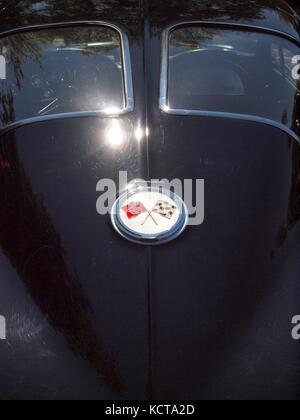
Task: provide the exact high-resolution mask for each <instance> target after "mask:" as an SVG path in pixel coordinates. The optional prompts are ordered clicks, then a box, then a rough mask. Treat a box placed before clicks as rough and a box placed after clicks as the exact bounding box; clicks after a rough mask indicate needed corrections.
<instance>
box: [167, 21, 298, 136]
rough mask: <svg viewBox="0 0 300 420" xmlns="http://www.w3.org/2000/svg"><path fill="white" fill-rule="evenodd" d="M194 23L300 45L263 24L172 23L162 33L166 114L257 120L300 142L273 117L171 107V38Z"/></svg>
mask: <svg viewBox="0 0 300 420" xmlns="http://www.w3.org/2000/svg"><path fill="white" fill-rule="evenodd" d="M193 25H199V26H206V27H207V26H212V27H221V28H226V29H228V30H229V29H232V30H241V31H249V32H261V33H266V34H271V35H275V36H280V37H281V38H286V39H288V40H289V41H291V42H293V43H294V44H297V46H299V47H300V39H297V38H295V37H293V36H292V35H289V34H287V33H285V32H281V31H278V30H276V29H271V28H264V27H261V26H249V25H247V24H240V23H229V22H213V21H210V22H206V21H188V22H182V23H178V24H176V25H172V26H170V27H169V28H167V29H166V30H165V31H164V32H163V35H162V56H161V75H160V98H159V108H160V110H161V111H162V112H163V113H164V114H169V115H179V116H180V115H181V116H198V117H211V118H227V119H228V118H229V119H236V120H241V121H249V122H256V123H260V124H265V125H269V126H272V127H275V128H278V129H279V130H281V131H283V132H285V133H286V134H287V135H288V136H291V137H292V138H293V139H294V140H296V141H297V142H298V143H300V138H299V136H298V135H297V134H296V133H295V132H294V131H293V130H292V129H290V128H289V127H287V126H285V125H284V124H282V123H280V122H277V121H275V120H272V119H268V118H264V117H259V116H255V115H248V114H238V113H237V114H235V113H230V112H221V111H220V112H214V111H201V110H189V109H173V108H170V107H169V104H168V69H169V38H170V34H171V32H173V31H175V30H177V29H180V28H184V27H188V26H193Z"/></svg>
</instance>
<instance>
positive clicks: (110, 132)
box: [105, 120, 125, 147]
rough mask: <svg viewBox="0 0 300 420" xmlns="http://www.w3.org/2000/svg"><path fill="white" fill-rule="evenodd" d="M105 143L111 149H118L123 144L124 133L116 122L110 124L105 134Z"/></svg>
mask: <svg viewBox="0 0 300 420" xmlns="http://www.w3.org/2000/svg"><path fill="white" fill-rule="evenodd" d="M105 137H106V141H107V142H108V144H109V145H110V146H112V147H120V146H121V145H122V144H123V143H124V138H125V135H124V131H123V130H122V127H121V124H120V122H119V121H117V120H113V121H111V122H110V124H109V126H108V127H107V129H106V132H105Z"/></svg>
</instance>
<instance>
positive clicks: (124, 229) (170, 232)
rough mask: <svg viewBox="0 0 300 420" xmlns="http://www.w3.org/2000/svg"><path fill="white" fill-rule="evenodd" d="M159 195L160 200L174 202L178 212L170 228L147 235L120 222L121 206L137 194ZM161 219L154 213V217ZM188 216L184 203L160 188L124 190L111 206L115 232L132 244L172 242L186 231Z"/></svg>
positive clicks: (140, 187) (149, 186)
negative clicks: (167, 199)
mask: <svg viewBox="0 0 300 420" xmlns="http://www.w3.org/2000/svg"><path fill="white" fill-rule="evenodd" d="M153 193H156V194H159V195H160V196H161V197H162V199H163V198H166V197H168V198H169V199H170V200H172V202H174V203H175V204H176V206H177V209H178V211H179V216H178V219H177V220H176V223H174V224H172V221H171V219H170V228H169V229H166V230H164V231H163V232H159V233H154V232H151V233H149V234H144V233H140V232H137V231H136V230H134V229H132V228H130V227H129V223H128V224H126V223H125V222H124V220H122V217H121V212H122V211H123V206H124V204H125V203H126V202H129V200H130V199H132V198H133V197H134V196H136V195H137V194H139V195H140V194H145V195H147V194H149V195H150V194H153ZM147 213H148V216H147V217H149V216H150V217H151V213H152V211H151V209H147ZM158 216H159V218H160V217H163V216H160V215H159V214H158V213H156V217H158ZM188 219H189V214H188V209H187V206H186V205H185V203H184V201H183V200H182V199H181V198H180V197H179V196H178V195H177V194H175V193H174V192H173V191H170V190H167V189H165V188H163V187H161V186H153V185H147V186H141V185H136V186H134V187H133V188H130V189H128V190H126V191H125V192H124V193H123V194H121V195H120V196H119V198H118V199H117V200H116V202H115V203H114V205H113V208H112V210H111V221H112V224H113V227H114V228H115V230H116V231H117V232H118V233H119V234H120V235H121V236H122V237H123V238H125V239H127V240H128V241H130V242H134V243H137V244H141V245H152V246H153V245H161V244H165V243H168V242H171V241H173V240H174V239H176V238H178V237H179V236H180V235H181V234H182V233H183V232H184V230H185V229H186V227H187V224H188Z"/></svg>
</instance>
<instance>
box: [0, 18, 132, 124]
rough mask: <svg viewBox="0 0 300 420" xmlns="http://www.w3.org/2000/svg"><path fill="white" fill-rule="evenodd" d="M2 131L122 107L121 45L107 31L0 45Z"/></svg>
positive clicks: (16, 38)
mask: <svg viewBox="0 0 300 420" xmlns="http://www.w3.org/2000/svg"><path fill="white" fill-rule="evenodd" d="M0 52H1V55H2V57H4V59H5V65H6V69H5V70H6V71H5V73H6V75H5V77H6V78H5V80H1V81H0V99H1V102H0V119H1V124H2V127H5V126H7V125H9V124H11V123H14V122H17V121H20V120H24V119H25V120H26V119H28V118H32V117H43V116H51V115H56V114H65V113H73V112H74V113H77V112H95V111H104V112H106V111H107V112H108V113H109V112H110V111H116V110H121V109H123V108H124V106H125V99H126V98H125V94H124V81H123V62H122V45H121V39H120V35H119V33H118V32H117V31H116V30H114V29H111V28H109V27H104V26H103V27H102V26H95V27H94V26H89V27H72V28H71V27H67V28H55V29H54V28H53V29H47V30H38V31H32V32H22V33H18V34H14V35H10V36H7V37H5V38H2V39H0Z"/></svg>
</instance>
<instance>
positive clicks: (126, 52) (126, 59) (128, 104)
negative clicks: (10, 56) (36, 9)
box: [0, 21, 134, 135]
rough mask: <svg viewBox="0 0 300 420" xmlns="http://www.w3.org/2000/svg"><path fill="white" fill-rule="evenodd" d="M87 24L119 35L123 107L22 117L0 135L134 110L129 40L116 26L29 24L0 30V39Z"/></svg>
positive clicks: (117, 114) (86, 22)
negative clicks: (32, 125) (110, 110)
mask: <svg viewBox="0 0 300 420" xmlns="http://www.w3.org/2000/svg"><path fill="white" fill-rule="evenodd" d="M87 26H99V27H106V28H110V29H113V30H114V31H116V32H117V33H118V34H119V36H120V43H121V56H122V60H123V85H124V107H123V108H122V109H120V110H118V111H117V112H107V111H84V112H80V111H78V112H68V113H61V114H53V115H45V116H39V117H31V118H26V119H22V120H19V121H16V122H13V123H11V124H8V125H6V126H4V127H2V128H0V135H2V134H4V133H6V132H8V131H10V130H13V129H15V128H18V127H21V126H24V125H29V124H35V123H39V122H43V121H53V120H64V119H71V118H85V117H102V118H103V117H106V118H110V117H118V116H121V115H125V114H128V113H130V112H132V111H133V110H134V93H133V79H132V68H131V57H130V47H129V41H128V37H127V35H126V33H125V32H124V31H123V30H122V29H120V28H119V27H118V26H116V25H114V24H112V23H109V22H102V21H75V22H63V23H49V24H43V25H31V26H24V27H23V26H22V27H19V28H16V29H12V30H9V31H5V32H1V33H0V39H2V38H6V37H8V36H11V35H15V34H18V33H22V32H33V31H42V30H47V29H55V28H72V27H87Z"/></svg>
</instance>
